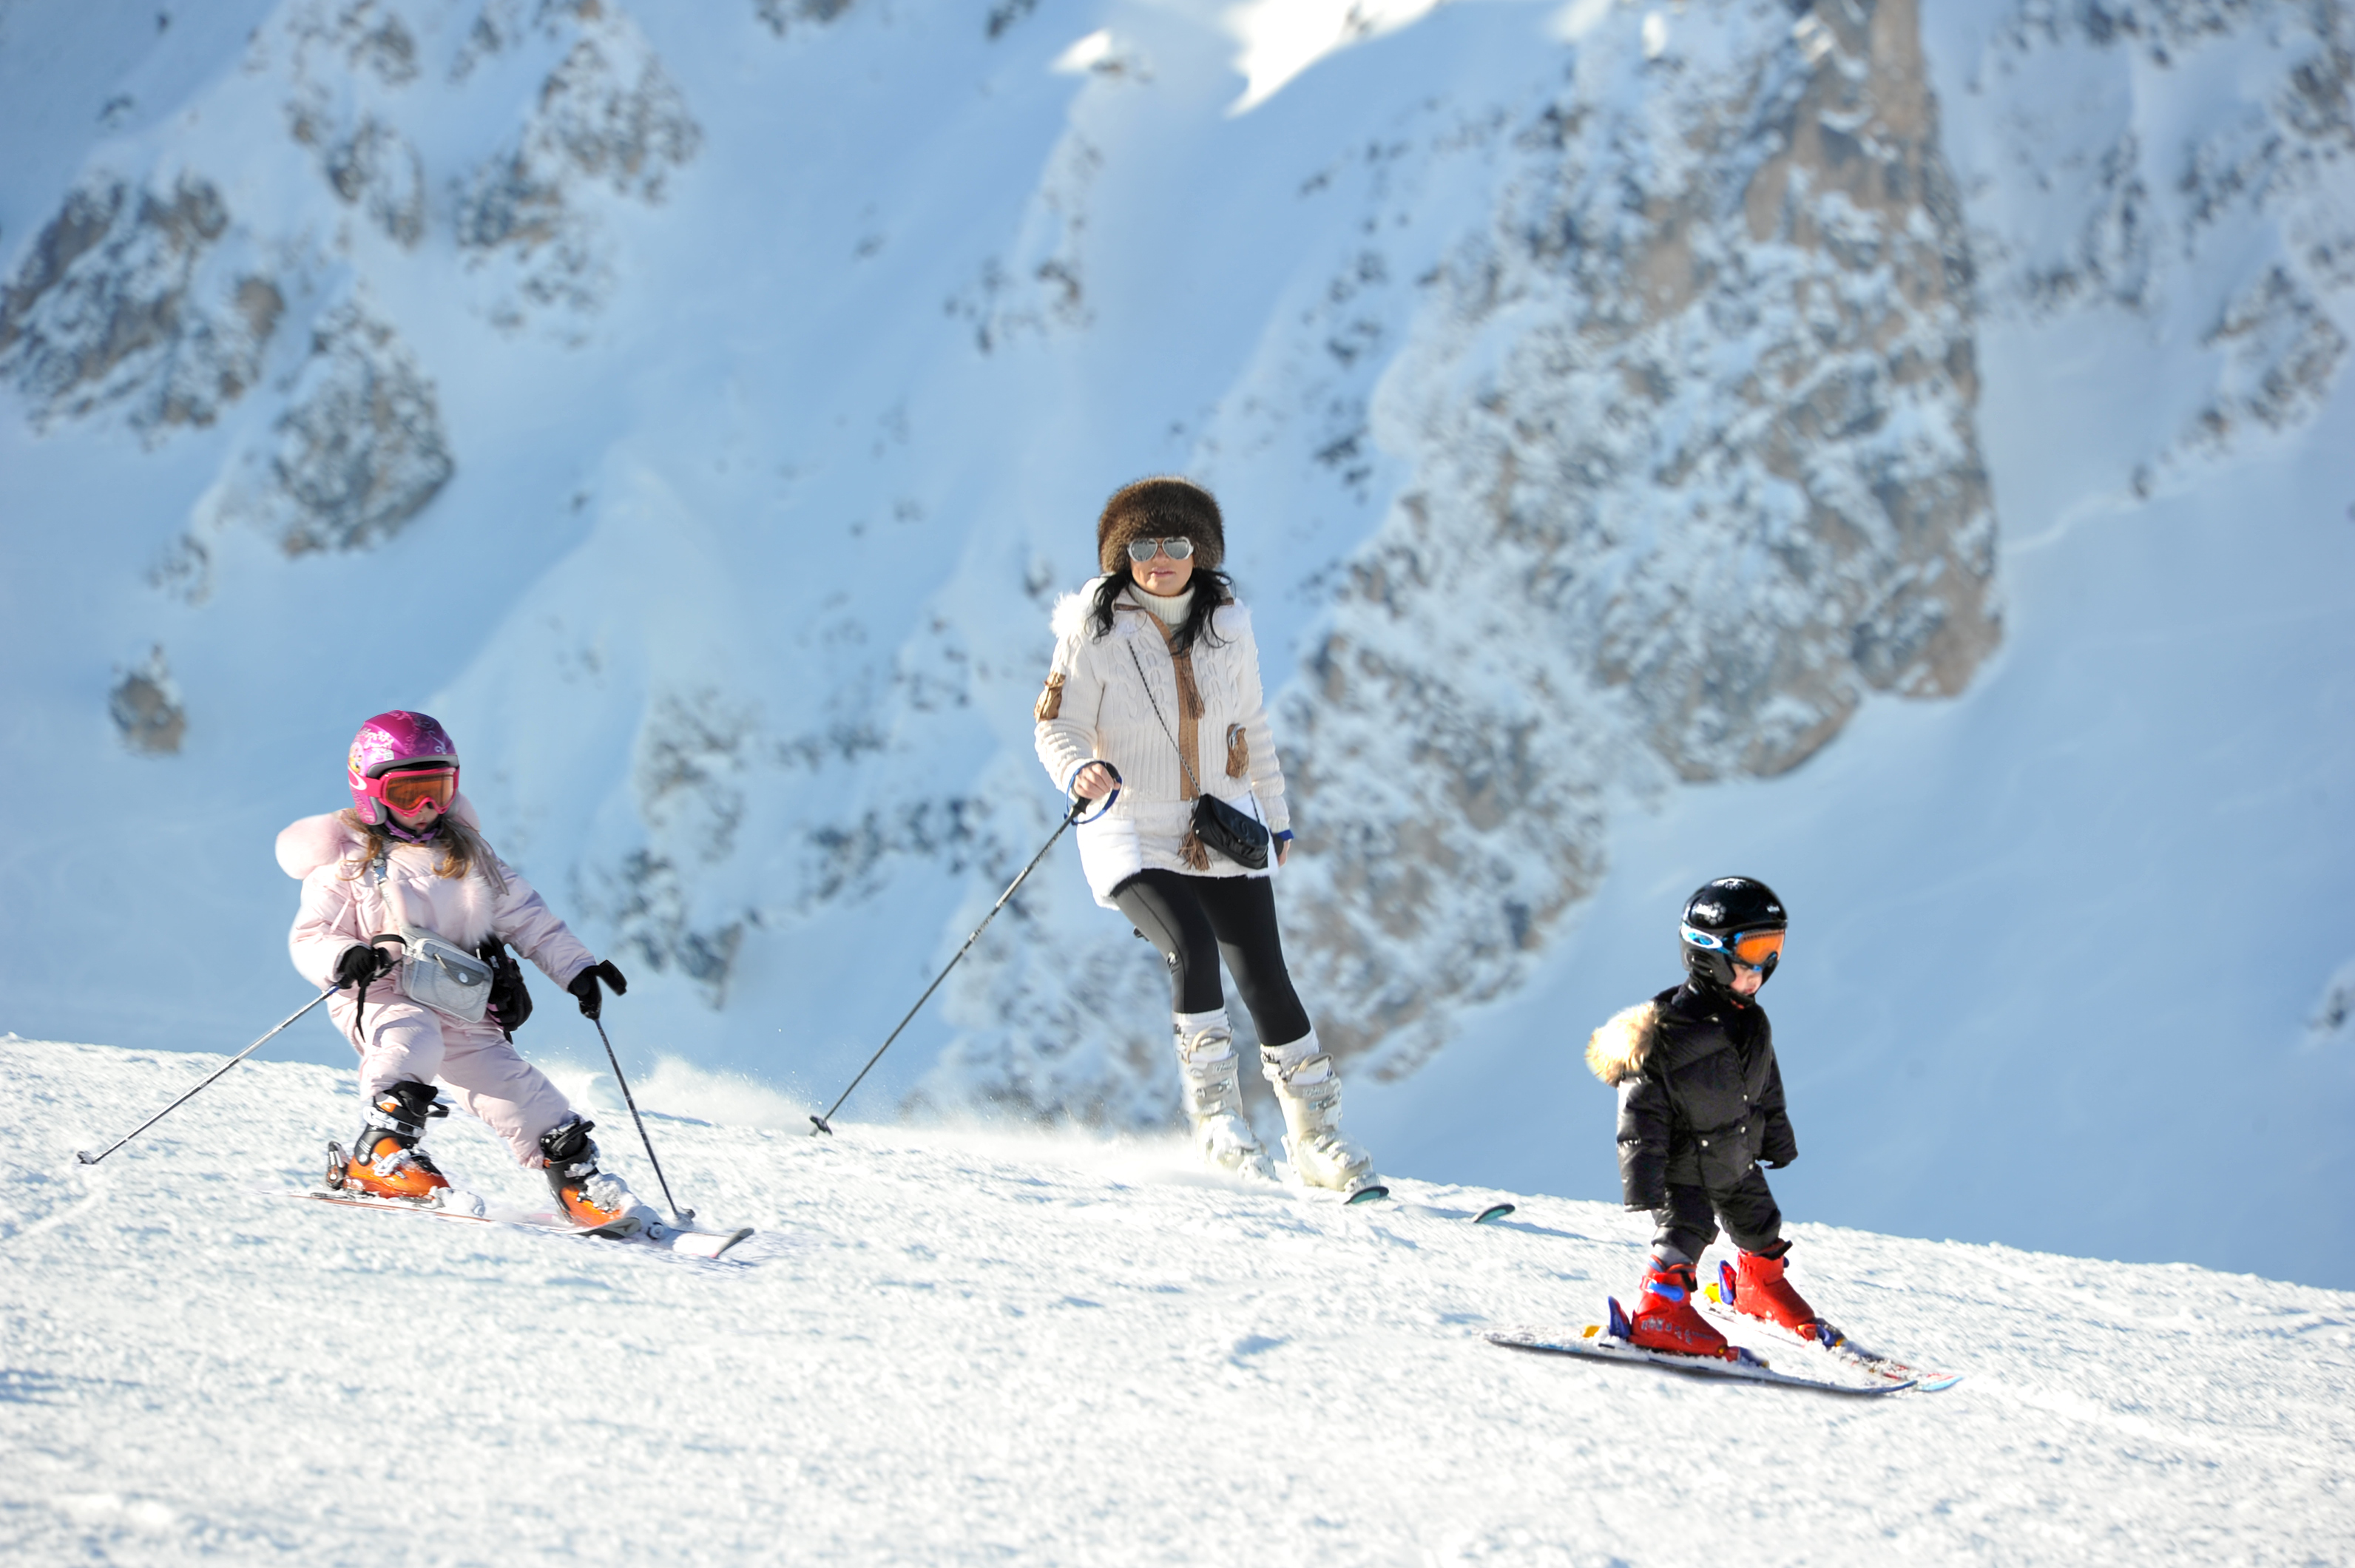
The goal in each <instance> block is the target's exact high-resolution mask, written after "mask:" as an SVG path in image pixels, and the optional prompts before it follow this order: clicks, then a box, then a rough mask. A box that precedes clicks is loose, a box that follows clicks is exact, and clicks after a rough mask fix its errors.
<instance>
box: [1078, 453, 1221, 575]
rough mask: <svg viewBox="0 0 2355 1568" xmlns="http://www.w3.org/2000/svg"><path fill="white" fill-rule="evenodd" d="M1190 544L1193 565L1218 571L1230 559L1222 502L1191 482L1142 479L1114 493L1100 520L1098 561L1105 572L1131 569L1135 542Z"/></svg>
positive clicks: (1184, 480) (1097, 549)
mask: <svg viewBox="0 0 2355 1568" xmlns="http://www.w3.org/2000/svg"><path fill="white" fill-rule="evenodd" d="M1181 537H1182V538H1185V539H1191V540H1193V541H1194V564H1195V565H1197V566H1206V567H1209V568H1211V569H1212V570H1213V571H1215V570H1216V569H1217V568H1218V566H1219V564H1220V562H1221V561H1223V560H1226V558H1227V525H1226V520H1225V519H1224V518H1223V517H1220V515H1219V503H1218V502H1217V501H1216V500H1214V499H1212V498H1211V496H1210V493H1209V491H1208V490H1205V489H1203V488H1202V487H1201V486H1200V485H1197V484H1195V483H1194V482H1193V481H1192V480H1190V479H1178V478H1174V477H1168V476H1162V477H1156V478H1152V479H1139V480H1138V481H1137V482H1136V483H1135V484H1134V485H1122V486H1121V487H1120V488H1119V489H1117V490H1115V491H1114V492H1113V496H1112V499H1111V500H1109V501H1106V502H1105V503H1104V509H1103V516H1102V517H1098V518H1097V519H1096V560H1097V563H1098V564H1099V565H1101V566H1102V567H1103V570H1104V571H1105V572H1106V573H1111V572H1116V571H1120V570H1121V569H1122V568H1123V567H1125V566H1126V565H1127V564H1128V546H1129V541H1130V540H1131V539H1177V538H1181Z"/></svg>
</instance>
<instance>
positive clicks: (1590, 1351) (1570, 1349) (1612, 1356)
mask: <svg viewBox="0 0 2355 1568" xmlns="http://www.w3.org/2000/svg"><path fill="white" fill-rule="evenodd" d="M1626 1323H1627V1317H1626V1314H1625V1311H1623V1310H1622V1309H1621V1307H1620V1306H1619V1304H1618V1303H1617V1302H1616V1301H1614V1302H1612V1303H1611V1322H1610V1324H1609V1325H1608V1326H1605V1325H1604V1324H1600V1323H1589V1324H1588V1325H1586V1327H1585V1328H1582V1329H1581V1330H1580V1331H1579V1332H1578V1333H1577V1334H1576V1335H1574V1336H1572V1337H1570V1338H1567V1339H1549V1338H1546V1337H1544V1336H1542V1335H1536V1334H1490V1335H1488V1336H1487V1340H1488V1343H1490V1344H1491V1345H1497V1346H1501V1347H1502V1348H1504V1349H1508V1350H1524V1351H1529V1352H1532V1353H1534V1354H1538V1355H1545V1356H1581V1357H1585V1358H1587V1359H1589V1360H1599V1361H1618V1362H1622V1363H1625V1364H1626V1365H1630V1366H1650V1367H1661V1368H1665V1369H1667V1370H1668V1371H1676V1372H1684V1373H1687V1374H1689V1375H1691V1376H1695V1377H1705V1378H1731V1379H1733V1380H1734V1381H1740V1382H1756V1383H1775V1384H1779V1385H1781V1386H1782V1387H1785V1388H1805V1389H1815V1390H1817V1391H1818V1392H1823V1393H1841V1394H1866V1395H1872V1394H1884V1393H1902V1392H1904V1391H1905V1390H1907V1389H1910V1388H1912V1387H1913V1383H1912V1382H1910V1381H1907V1382H1897V1381H1891V1380H1889V1379H1887V1378H1881V1379H1879V1380H1878V1381H1873V1382H1870V1383H1850V1382H1838V1381H1833V1380H1832V1379H1829V1378H1817V1377H1809V1376H1806V1374H1804V1373H1798V1372H1786V1371H1777V1370H1775V1369H1774V1367H1772V1366H1769V1365H1768V1364H1767V1363H1766V1361H1765V1360H1764V1358H1762V1357H1760V1356H1758V1355H1756V1354H1754V1353H1753V1352H1752V1351H1749V1350H1744V1349H1741V1348H1740V1347H1738V1346H1737V1347H1736V1348H1735V1355H1734V1358H1733V1359H1732V1360H1723V1359H1721V1358H1719V1357H1715V1356H1695V1355H1689V1354H1686V1353H1683V1352H1681V1351H1677V1350H1653V1349H1646V1348H1645V1347H1643V1346H1641V1345H1636V1344H1632V1343H1630V1342H1629V1341H1628V1339H1627V1331H1626Z"/></svg>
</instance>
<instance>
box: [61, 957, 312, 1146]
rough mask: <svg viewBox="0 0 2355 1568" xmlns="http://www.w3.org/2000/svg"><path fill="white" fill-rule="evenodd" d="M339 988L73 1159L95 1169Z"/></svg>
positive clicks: (287, 1017)
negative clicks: (121, 1131)
mask: <svg viewBox="0 0 2355 1568" xmlns="http://www.w3.org/2000/svg"><path fill="white" fill-rule="evenodd" d="M341 988H342V987H337V986H330V987H327V988H326V989H325V990H324V991H322V992H320V993H319V994H318V995H317V996H315V997H312V998H311V999H310V1000H309V1001H307V1002H305V1003H304V1004H303V1005H302V1006H301V1007H299V1008H295V1009H294V1010H293V1012H291V1013H289V1014H287V1015H286V1017H285V1019H284V1020H283V1021H282V1022H281V1023H280V1024H279V1026H278V1029H272V1030H271V1031H270V1034H265V1035H263V1036H262V1037H261V1040H255V1041H254V1042H253V1043H252V1044H251V1045H249V1046H247V1047H246V1048H245V1049H244V1050H243V1051H239V1052H238V1053H237V1054H236V1055H235V1056H232V1057H230V1058H229V1060H228V1061H224V1062H222V1063H221V1065H220V1071H219V1072H215V1073H214V1074H213V1075H212V1077H211V1078H208V1079H206V1080H205V1081H204V1083H199V1084H197V1086H196V1087H195V1088H194V1089H191V1090H189V1091H188V1092H187V1093H185V1094H183V1095H181V1096H180V1097H179V1098H178V1099H176V1100H175V1101H173V1102H172V1103H171V1104H168V1105H166V1106H165V1107H164V1108H163V1109H162V1110H160V1111H158V1112H156V1113H155V1115H152V1116H150V1117H148V1118H147V1119H146V1120H145V1121H144V1122H142V1123H140V1124H139V1125H137V1126H135V1127H133V1128H132V1129H131V1130H130V1131H129V1132H127V1133H125V1134H123V1136H121V1137H119V1138H117V1139H115V1140H114V1141H113V1142H112V1143H111V1144H109V1145H107V1146H106V1147H104V1148H102V1149H101V1150H100V1151H99V1152H98V1153H96V1154H92V1153H91V1152H90V1151H89V1150H88V1149H82V1148H78V1149H76V1150H74V1158H76V1159H77V1160H80V1162H81V1163H82V1164H84V1165H96V1164H97V1163H98V1162H99V1161H100V1160H101V1159H104V1158H105V1157H107V1156H108V1155H111V1154H112V1153H113V1152H114V1151H115V1150H116V1149H119V1148H121V1147H123V1145H124V1144H127V1143H129V1142H130V1141H131V1140H132V1139H133V1138H135V1137H137V1136H139V1135H140V1134H141V1133H144V1132H145V1131H146V1130H147V1129H148V1128H149V1127H152V1126H154V1125H155V1124H156V1123H158V1122H160V1121H162V1120H163V1119H164V1118H165V1117H166V1116H168V1115H171V1114H172V1113H173V1112H175V1111H176V1110H178V1109H179V1108H180V1107H181V1106H183V1105H185V1104H187V1103H188V1102H189V1101H191V1100H193V1099H195V1098H196V1097H197V1095H198V1094H200V1093H204V1091H205V1089H206V1087H207V1086H208V1084H210V1083H212V1081H213V1079H214V1078H218V1077H219V1076H220V1075H221V1073H222V1072H228V1071H229V1069H230V1068H232V1067H235V1066H236V1065H237V1064H238V1063H239V1062H240V1061H244V1060H245V1059H246V1058H247V1057H249V1056H251V1055H252V1054H253V1053H254V1052H255V1051H260V1050H261V1046H262V1041H263V1040H269V1039H270V1038H271V1035H274V1034H276V1033H278V1032H279V1030H280V1029H284V1028H286V1026H287V1025H288V1024H291V1023H293V1021H294V1020H295V1019H299V1018H301V1017H302V1016H303V1015H304V1013H307V1012H309V1011H310V1010H311V1009H312V1008H315V1007H317V1006H318V1005H319V1004H320V1003H321V1002H324V1001H325V1000H326V999H327V998H328V997H332V996H334V995H335V994H336V991H338V990H340V989H341Z"/></svg>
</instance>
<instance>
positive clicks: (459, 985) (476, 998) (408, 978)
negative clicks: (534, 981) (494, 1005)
mask: <svg viewBox="0 0 2355 1568" xmlns="http://www.w3.org/2000/svg"><path fill="white" fill-rule="evenodd" d="M400 994H401V995H402V996H404V997H408V998H409V999H410V1001H412V1002H419V1003H422V1004H423V1005H424V1006H426V1007H429V1008H432V1009H433V1010H434V1011H435V1012H438V1013H448V1014H449V1015H450V1016H451V1017H452V1018H453V1019H463V1020H464V1021H465V1022H467V1023H480V1022H482V1020H483V1015H484V1014H485V1012H486V1011H488V1010H489V1008H490V1005H491V966H490V965H488V964H485V963H484V962H483V961H482V960H481V959H479V958H477V957H475V956H474V955H473V954H471V953H469V952H467V951H466V950H465V949H464V948H463V947H461V946H459V945H458V944H456V943H454V942H445V941H443V940H442V938H441V937H439V936H436V935H434V934H433V933H432V932H430V931H427V930H426V929H424V928H423V927H422V926H415V925H404V926H402V927H401V928H400Z"/></svg>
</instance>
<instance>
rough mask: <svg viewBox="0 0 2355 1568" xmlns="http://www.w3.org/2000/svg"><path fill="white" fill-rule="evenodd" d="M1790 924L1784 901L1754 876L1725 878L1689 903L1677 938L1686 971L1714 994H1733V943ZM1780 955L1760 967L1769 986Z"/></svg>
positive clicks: (1761, 981)
mask: <svg viewBox="0 0 2355 1568" xmlns="http://www.w3.org/2000/svg"><path fill="white" fill-rule="evenodd" d="M1789 924H1790V917H1789V916H1788V915H1786V914H1785V913H1784V912H1783V901H1782V900H1781V899H1778V898H1776V897H1775V896H1774V889H1772V888H1770V887H1768V886H1767V885H1766V884H1765V883H1764V882H1762V881H1760V880H1758V879H1756V878H1755V877H1720V878H1718V879H1717V880H1715V881H1713V882H1708V883H1704V884H1703V885H1702V886H1701V887H1700V890H1699V891H1696V892H1695V893H1694V894H1693V896H1692V897H1690V898H1689V899H1687V900H1685V910H1684V915H1683V917H1682V919H1681V921H1680V922H1679V926H1680V930H1679V931H1678V935H1679V936H1680V937H1681V938H1682V939H1683V940H1682V942H1681V944H1680V945H1681V946H1682V947H1683V949H1684V955H1685V972H1686V973H1687V974H1689V975H1690V976H1692V977H1693V978H1694V979H1696V980H1698V981H1700V983H1701V984H1702V985H1704V986H1707V987H1710V988H1711V989H1713V990H1719V991H1723V992H1726V993H1728V994H1731V993H1732V990H1733V944H1734V943H1735V942H1736V941H1737V940H1738V939H1739V938H1741V937H1743V936H1746V935H1749V934H1750V933H1753V932H1767V931H1782V930H1784V929H1785V927H1787V926H1788V925H1789ZM1779 957H1780V955H1778V954H1773V953H1770V954H1768V955H1766V959H1765V962H1764V963H1762V964H1760V965H1758V966H1757V968H1758V983H1759V984H1760V985H1762V986H1763V985H1764V984H1765V983H1766V981H1767V979H1768V978H1769V977H1770V976H1773V974H1774V965H1775V964H1776V962H1777V961H1778V959H1779Z"/></svg>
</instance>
